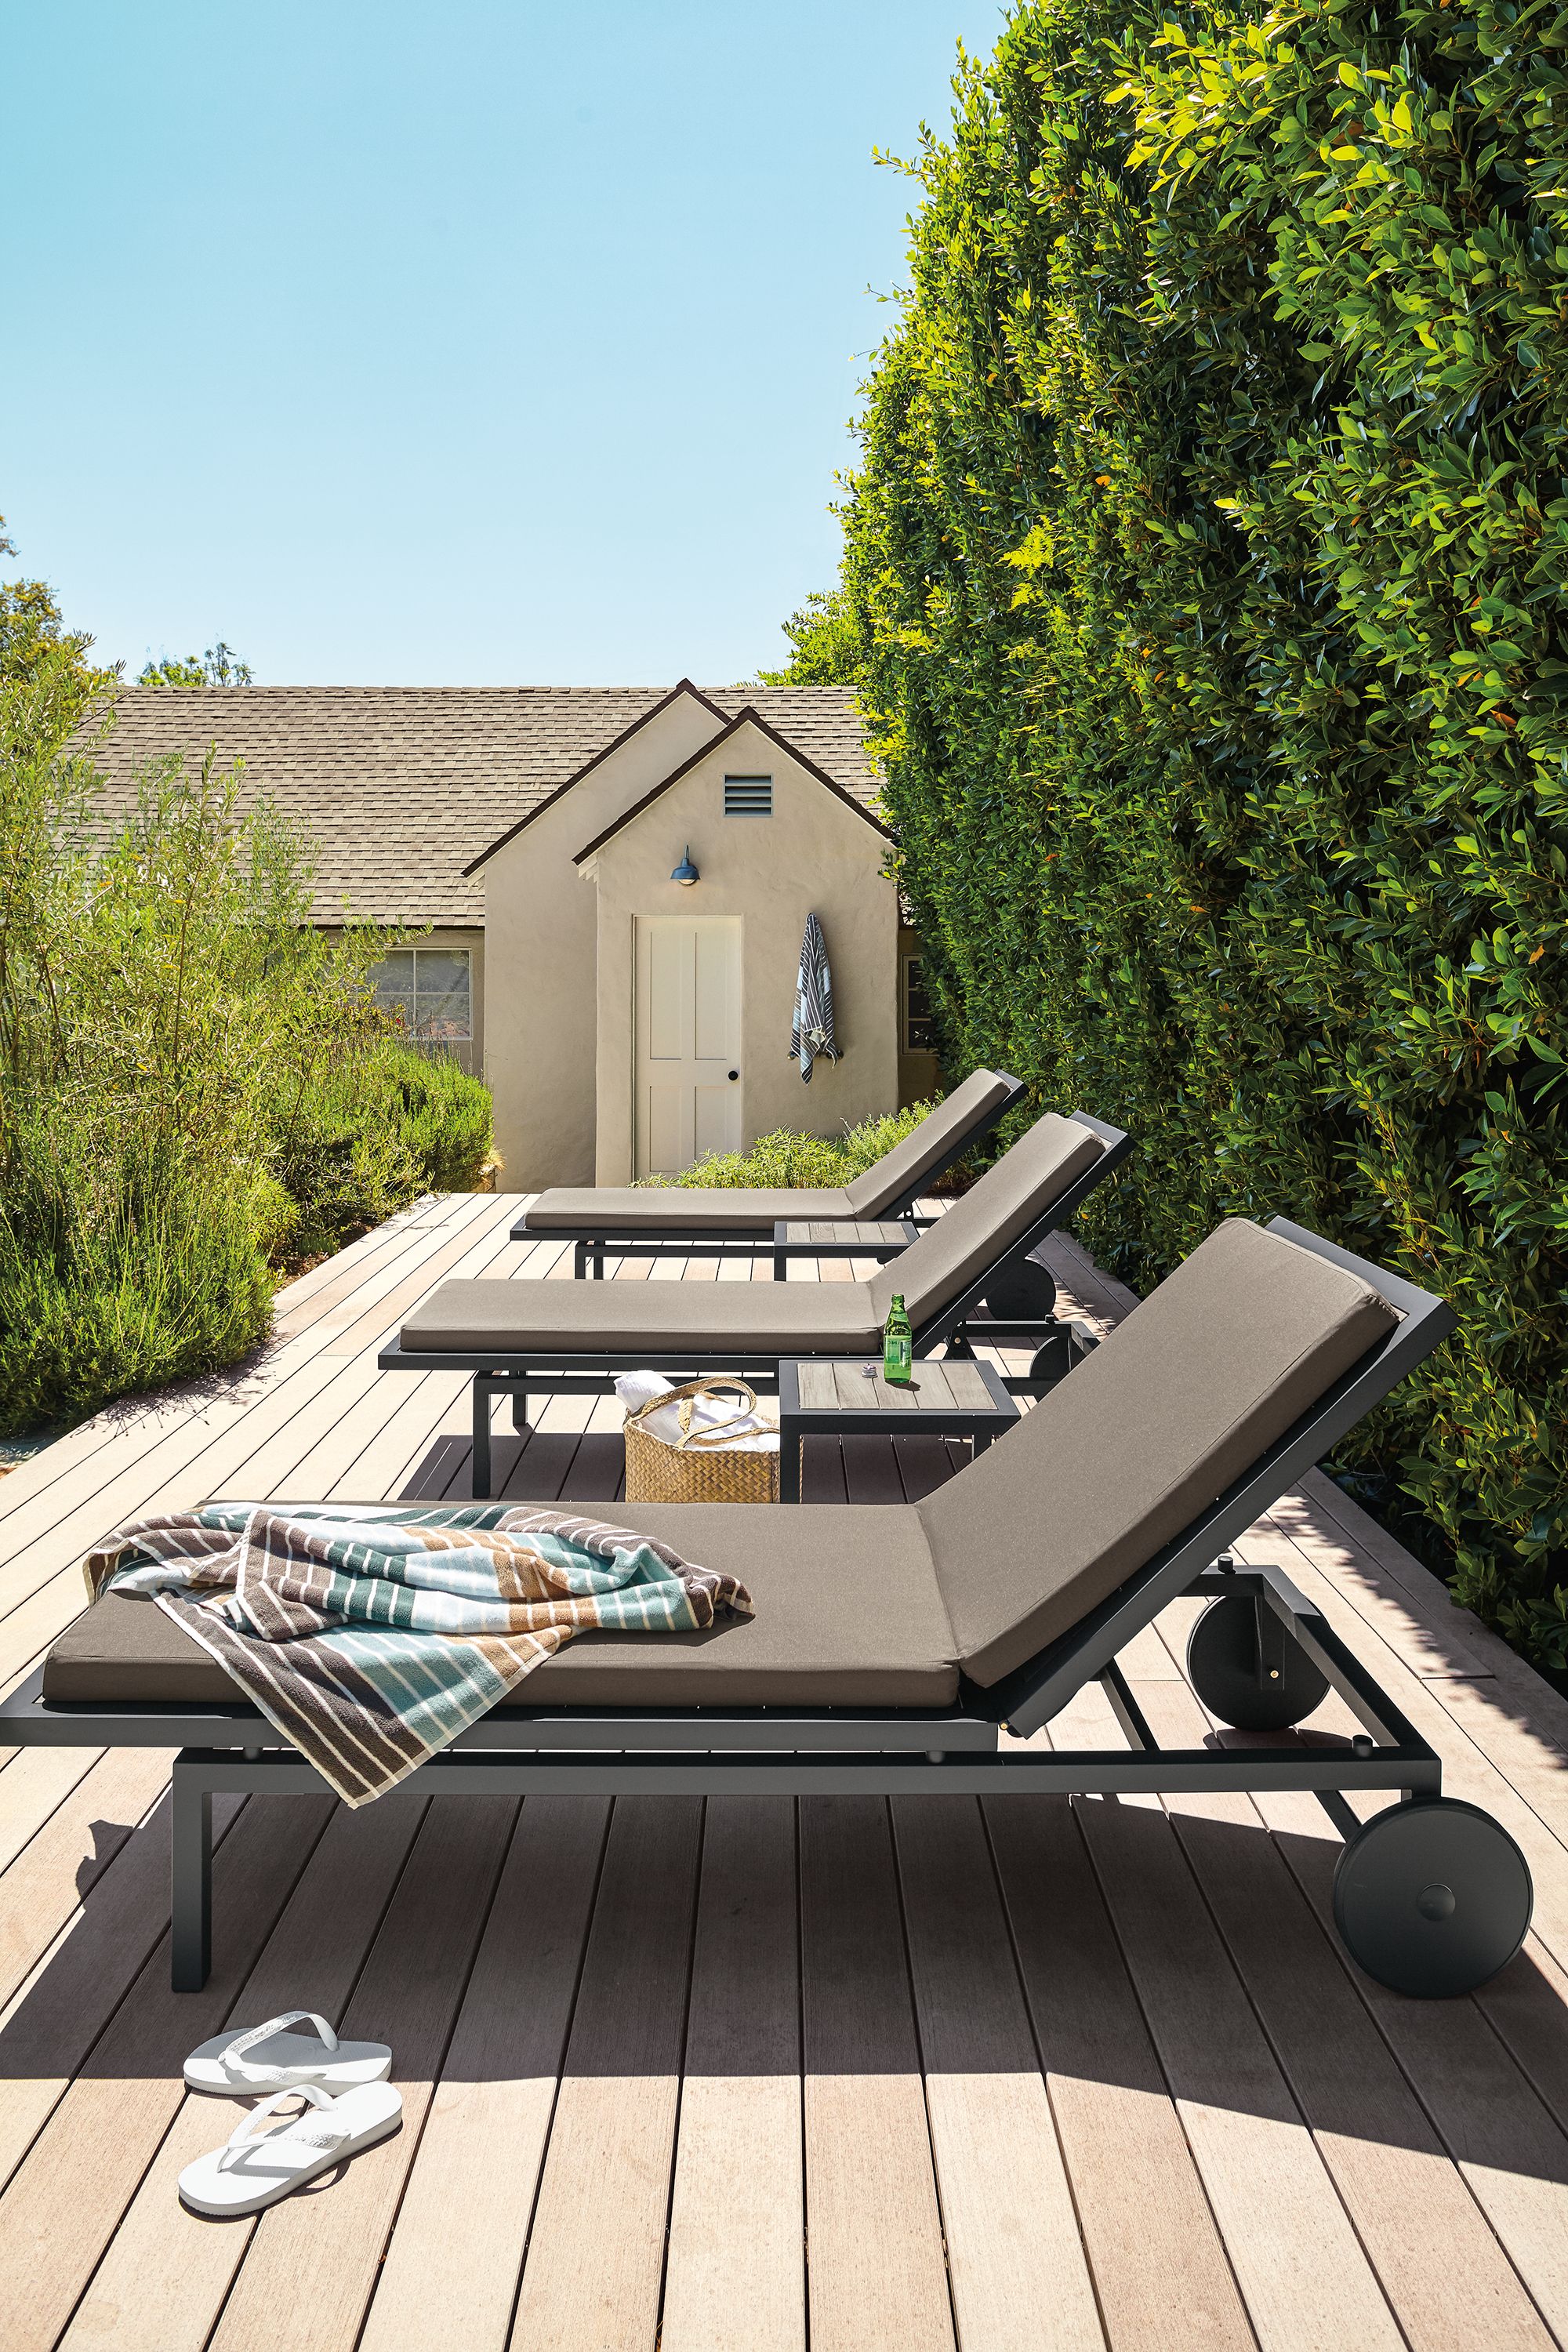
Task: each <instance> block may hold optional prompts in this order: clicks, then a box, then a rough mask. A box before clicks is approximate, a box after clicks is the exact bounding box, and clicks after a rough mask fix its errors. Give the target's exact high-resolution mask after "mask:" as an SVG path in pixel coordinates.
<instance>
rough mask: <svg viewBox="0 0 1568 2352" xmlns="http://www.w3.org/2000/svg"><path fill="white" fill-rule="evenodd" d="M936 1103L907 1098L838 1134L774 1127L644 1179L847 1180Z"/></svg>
mask: <svg viewBox="0 0 1568 2352" xmlns="http://www.w3.org/2000/svg"><path fill="white" fill-rule="evenodd" d="M934 1108H936V1106H935V1104H934V1103H928V1102H925V1103H912V1104H911V1105H910V1108H908V1109H907V1110H895V1111H889V1112H887V1113H886V1114H885V1116H884V1117H882V1118H864V1119H862V1120H861V1121H860V1124H859V1125H858V1127H847V1128H846V1129H845V1130H844V1132H843V1134H842V1135H798V1134H796V1133H795V1130H794V1129H793V1128H787V1127H777V1128H775V1129H773V1133H772V1134H771V1135H759V1136H758V1138H757V1139H756V1141H755V1143H753V1144H752V1148H751V1150H749V1151H710V1152H708V1153H707V1154H706V1155H705V1156H704V1158H702V1159H700V1160H698V1161H697V1162H696V1163H695V1165H694V1166H692V1167H690V1168H689V1169H687V1171H686V1172H685V1173H684V1175H680V1176H677V1177H675V1178H673V1179H668V1178H665V1177H650V1178H649V1179H648V1180H647V1181H649V1182H650V1183H665V1182H668V1181H673V1182H675V1183H677V1184H694V1185H696V1186H698V1187H699V1188H700V1189H703V1190H708V1191H719V1190H728V1189H729V1188H731V1187H732V1186H735V1185H741V1186H746V1185H761V1186H763V1189H764V1190H766V1191H768V1192H773V1191H775V1190H777V1189H778V1188H779V1187H781V1186H787V1187H789V1188H791V1189H792V1190H793V1189H794V1188H795V1187H796V1186H798V1185H803V1184H805V1185H814V1184H823V1185H828V1186H834V1187H837V1186H839V1185H843V1184H847V1183H848V1182H850V1181H851V1180H852V1179H853V1178H854V1177H856V1176H858V1175H860V1174H861V1173H862V1172H863V1171H865V1170H866V1169H868V1168H869V1167H870V1166H871V1164H872V1162H873V1160H881V1159H884V1158H885V1157H886V1156H887V1154H888V1153H889V1151H891V1150H892V1149H893V1146H894V1145H895V1144H896V1143H901V1142H902V1141H903V1139H904V1138H905V1136H906V1135H912V1134H913V1132H914V1130H915V1129H916V1128H917V1127H918V1126H919V1125H920V1123H921V1119H922V1118H927V1117H928V1116H929V1115H930V1113H931V1111H932V1110H934Z"/></svg>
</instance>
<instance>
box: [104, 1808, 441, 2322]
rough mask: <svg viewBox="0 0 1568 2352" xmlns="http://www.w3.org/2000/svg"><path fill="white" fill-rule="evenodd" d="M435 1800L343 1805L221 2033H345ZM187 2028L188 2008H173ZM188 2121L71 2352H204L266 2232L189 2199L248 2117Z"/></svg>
mask: <svg viewBox="0 0 1568 2352" xmlns="http://www.w3.org/2000/svg"><path fill="white" fill-rule="evenodd" d="M425 1811H426V1806H425V1801H423V1800H422V1799H419V1798H413V1797H396V1796H395V1797H392V1798H389V1799H388V1800H387V1801H386V1802H385V1803H384V1804H379V1805H372V1806H367V1807H365V1808H364V1809H363V1810H362V1811H359V1812H351V1811H349V1809H348V1808H347V1807H346V1806H342V1805H340V1806H338V1807H337V1808H335V1810H334V1811H333V1812H332V1814H331V1819H330V1821H329V1822H328V1823H327V1826H326V1830H325V1832H324V1833H323V1835H322V1837H321V1842H320V1843H319V1844H318V1845H317V1847H316V1849H315V1851H314V1853H312V1854H311V1856H310V1861H309V1863H308V1864H306V1866H305V1869H304V1870H303V1872H302V1873H301V1874H300V1880H299V1883H298V1885H296V1886H295V1888H294V1891H293V1893H292V1894H291V1895H290V1896H289V1901H288V1903H287V1904H286V1906H284V1909H283V1912H282V1915H281V1916H280V1917H279V1921H278V1924H277V1926H276V1927H274V1928H273V1930H272V1933H271V1935H270V1936H269V1937H268V1940H267V1944H266V1947H265V1948H264V1949H263V1951H262V1953H261V1956H260V1958H258V1961H257V1963H256V1966H255V1968H254V1969H252V1970H251V1972H250V1974H249V1976H248V1978H247V1979H246V1982H245V1984H244V1985H243V1986H242V1987H241V1988H240V1990H238V1991H237V1993H236V1994H235V1997H234V1999H233V2000H232V2002H231V2003H230V2006H229V2009H228V2013H227V2014H226V2016H225V2017H224V2019H223V2020H222V2022H221V2023H219V2024H216V2025H215V2026H214V2027H213V2029H212V2030H213V2031H214V2032H223V2031H224V2029H225V2027H230V2026H232V2027H233V2028H234V2029H235V2031H236V2032H238V2031H239V2030H240V2029H241V2028H242V2027H244V2026H247V2025H257V2024H259V2023H260V2022H261V2021H263V2020H264V2019H266V2018H268V2017H277V2016H279V2015H281V2014H282V2013H283V2012H284V2011H287V2010H290V2009H313V2010H315V2011H318V2012H319V2013H320V2014H321V2016H323V2017H326V2018H328V2019H329V2020H332V2021H336V2020H338V2019H340V2018H341V2017H342V2013H343V2010H344V2006H345V2004H346V2002H347V2000H348V1997H349V1994H350V1992H351V1991H352V1990H353V1981H354V1979H355V1977H356V1976H357V1975H358V1973H359V1970H360V1968H361V1966H362V1965H363V1959H364V1956H365V1953H366V1951H367V1949H368V1948H369V1946H370V1943H371V1940H372V1938H373V1937H374V1934H375V1932H376V1929H377V1927H378V1926H379V1925H380V1921H381V1915H382V1912H383V1911H384V1908H385V1906H386V1903H387V1901H388V1900H389V1898H390V1896H391V1895H392V1891H393V1888H394V1887H395V1885H396V1882H397V1877H398V1874H399V1873H400V1872H401V1870H402V1868H403V1866H404V1864H405V1861H406V1860H407V1856H408V1852H409V1848H410V1847H411V1846H412V1844H413V1843H414V1838H415V1835H416V1832H417V1830H418V1828H419V1824H420V1822H421V1821H422V1820H423V1819H424V1816H425ZM174 2007H175V2009H176V2011H177V2012H178V2015H179V2019H180V2021H181V2030H182V2032H184V2033H186V2034H187V2035H188V2036H189V2040H187V2042H186V2043H185V2046H186V2047H189V2046H190V2042H191V2041H194V2040H195V2031H194V2029H193V2028H186V2027H184V2023H183V2020H184V2009H185V2002H184V1998H183V1997H182V1998H181V1999H180V2000H177V2001H175V2002H174ZM175 2095H176V2099H177V2100H178V2107H177V2112H176V2113H175V2115H174V2120H173V2122H172V2123H171V2124H170V2126H169V2129H168V2132H167V2134H166V2135H165V2137H164V2138H163V2143H162V2145H161V2146H160V2147H159V2149H158V2152H157V2155H156V2157H155V2158H153V2162H152V2164H151V2165H150V2166H149V2167H148V2168H147V2170H146V2172H145V2173H144V2175H143V2176H142V2180H141V2184H140V2186H139V2187H138V2188H137V2189H136V2193H135V2195H134V2197H133V2198H132V2200H131V2202H130V2204H129V2206H128V2207H127V2209H126V2211H125V2215H124V2218H123V2219H122V2220H121V2223H120V2225H119V2228H118V2229H117V2230H116V2231H115V2233H114V2238H113V2240H112V2242H111V2243H110V2246H109V2248H108V2251H107V2252H106V2253H105V2255H104V2258H103V2260H102V2262H101V2263H100V2264H99V2266H98V2269H97V2271H96V2272H95V2273H94V2275H93V2278H92V2281H91V2284H89V2287H88V2289H87V2292H86V2294H84V2295H83V2296H82V2299H81V2301H80V2303H79V2305H77V2308H76V2312H75V2315H74V2316H73V2318H72V2320H71V2323H70V2326H68V2329H67V2330H66V2333H65V2336H63V2338H62V2339H61V2341H62V2344H63V2345H64V2346H66V2347H69V2352H95V2347H100V2346H102V2345H105V2344H112V2345H113V2346H114V2347H115V2352H201V2347H202V2346H204V2345H205V2343H206V2341H207V2337H208V2336H209V2335H210V2334H211V2331H212V2327H213V2324H214V2322H215V2320H216V2317H217V2315H218V2313H219V2312H220V2311H221V2309H222V2307H223V2303H224V2298H225V2296H226V2294H227V2293H228V2291H229V2288H230V2285H231V2284H232V2283H233V2279H234V2275H235V2273H236V2271H237V2269H238V2267H239V2264H240V2263H241V2261H242V2260H243V2258H244V2255H245V2252H246V2249H247V2246H248V2245H249V2243H250V2240H251V2237H252V2234H253V2232H254V2230H255V2226H256V2225H255V2223H254V2221H236V2222H234V2223H231V2224H230V2225H228V2226H227V2227H225V2228H215V2227H214V2225H213V2223H212V2222H211V2221H205V2220H204V2219H202V2218H201V2217H200V2216H199V2215H197V2214H194V2213H190V2212H187V2211H186V2210H185V2208H184V2206H183V2205H182V2204H181V2203H180V2201H179V2179H180V2174H181V2173H182V2172H183V2171H184V2168H185V2166H186V2165H187V2164H192V2163H194V2162H195V2159H196V2158H197V2157H199V2156H202V2155H205V2153H206V2151H207V2150H208V2149H209V2148H213V2147H217V2146H218V2145H219V2143H220V2142H221V2141H222V2140H223V2139H224V2138H226V2136H227V2134H228V2133H229V2132H230V2131H231V2130H232V2129H233V2127H234V2125H235V2123H236V2121H237V2118H238V2114H239V2109H238V2107H237V2105H236V2104H235V2102H233V2101H231V2100H228V2099H217V2098H204V2097H202V2096H200V2095H196V2094H194V2093H190V2092H186V2093H184V2095H183V2096H182V2095H180V2093H179V2092H178V2090H177V2089H176V2093H175Z"/></svg>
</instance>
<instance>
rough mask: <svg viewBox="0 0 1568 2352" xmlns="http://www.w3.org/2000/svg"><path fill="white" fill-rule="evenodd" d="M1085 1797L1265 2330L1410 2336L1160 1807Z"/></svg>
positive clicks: (1118, 1921) (1153, 2020) (1185, 2107)
mask: <svg viewBox="0 0 1568 2352" xmlns="http://www.w3.org/2000/svg"><path fill="white" fill-rule="evenodd" d="M1077 1810H1078V1811H1079V1818H1080V1819H1081V1821H1082V1822H1083V1824H1084V1828H1085V1830H1086V1832H1087V1835H1088V1843H1089V1852H1090V1853H1091V1855H1092V1856H1093V1859H1094V1862H1095V1865H1096V1869H1097V1872H1098V1874H1099V1876H1100V1884H1101V1885H1102V1886H1103V1887H1104V1889H1105V1895H1106V1899H1107V1903H1108V1905H1109V1907H1110V1913H1111V1916H1112V1919H1113V1920H1114V1922H1115V1926H1116V1930H1117V1935H1118V1938H1119V1940H1120V1942H1121V1948H1122V1950H1123V1953H1124V1954H1125V1956H1126V1958H1127V1963H1128V1967H1129V1969H1130V1971H1131V1977H1132V1980H1133V1984H1134V1986H1135V1987H1136V1990H1137V1992H1138V1996H1139V2000H1140V2002H1141V2004H1142V2009H1143V2012H1144V2015H1145V2017H1146V2018H1147V2019H1148V2021H1149V2027H1150V2031H1151V2032H1152V2035H1153V2039H1154V2043H1155V2047H1156V2049H1157V2050H1158V2052H1159V2054H1160V2061H1161V2064H1162V2066H1163V2070H1164V2074H1165V2077H1166V2080H1167V2081H1168V2082H1169V2083H1170V2084H1171V2088H1172V2090H1173V2093H1174V2094H1175V2097H1176V2101H1177V2105H1178V2107H1179V2109H1180V2112H1181V2116H1182V2121H1183V2125H1184V2128H1185V2131H1186V2135H1187V2138H1188V2141H1189V2143H1190V2145H1191V2147H1192V2149H1193V2153H1194V2157H1195V2158H1196V2160H1197V2164H1198V2168H1199V2170H1200V2171H1201V2173H1202V2175H1203V2180H1204V2187H1205V2191H1206V2193H1207V2196H1208V2200H1209V2203H1210V2205H1211V2206H1212V2207H1213V2209H1214V2211H1215V2216H1216V2218H1217V2220H1218V2222H1219V2226H1220V2230H1221V2232H1222V2234H1223V2236H1224V2238H1225V2242H1226V2252H1227V2253H1228V2254H1229V2256H1230V2261H1231V2264H1232V2267H1233V2269H1234V2270H1235V2272H1236V2275H1237V2283H1238V2284H1239V2286H1240V2288H1241V2292H1242V2294H1243V2296H1244V2298H1245V2300H1246V2303H1247V2310H1248V2312H1249V2314H1250V2315H1251V2318H1252V2322H1253V2326H1254V2327H1255V2328H1256V2330H1257V2332H1258V2338H1259V2340H1260V2342H1262V2343H1263V2344H1264V2345H1266V2346H1267V2347H1269V2352H1321V2347H1324V2346H1327V2345H1341V2344H1344V2345H1352V2344H1353V2345H1355V2346H1357V2347H1359V2352H1374V2348H1375V2352H1399V2347H1401V2346H1402V2344H1403V2342H1404V2338H1403V2336H1402V2334H1401V2331H1400V2329H1399V2327H1398V2325H1397V2323H1396V2322H1395V2320H1394V2315H1393V2314H1392V2312H1391V2311H1390V2309H1389V2306H1388V2304H1387V2301H1386V2300H1385V2298H1384V2292H1383V2289H1382V2287H1381V2286H1380V2285H1379V2284H1378V2280H1377V2277H1376V2275H1375V2273H1373V2269H1372V2266H1371V2264H1370V2263H1369V2262H1368V2261H1367V2258H1366V2255H1365V2253H1364V2252H1363V2249H1362V2247H1361V2245H1360V2243H1359V2242H1358V2241H1357V2239H1356V2235H1355V2232H1354V2231H1353V2230H1352V2226H1351V2223H1350V2221H1349V2219H1348V2218H1347V2216H1346V2213H1345V2210H1344V2207H1343V2205H1342V2203H1341V2201H1340V2199H1339V2196H1338V2194H1337V2192H1336V2190H1335V2188H1334V2185H1333V2181H1332V2179H1331V2176H1330V2174H1329V2172H1328V2169H1327V2168H1326V2167H1325V2165H1324V2163H1323V2160H1322V2158H1321V2155H1320V2153H1319V2151H1318V2148H1317V2147H1316V2145H1315V2143H1314V2141H1313V2139H1312V2137H1311V2134H1310V2131H1309V2130H1308V2128H1307V2126H1306V2124H1305V2122H1304V2120H1303V2118H1302V2116H1301V2115H1300V2110H1299V2109H1298V2108H1297V2106H1296V2104H1295V2102H1294V2100H1293V2099H1292V2098H1291V2096H1290V2094H1289V2089H1288V2087H1287V2085H1286V2084H1285V2081H1284V2078H1283V2076H1282V2075H1281V2074H1280V2071H1279V2065H1278V2063H1277V2062H1276V2060H1275V2057H1274V2054H1273V2053H1272V2051H1271V2050H1270V2048H1269V2046H1268V2042H1267V2041H1266V2039H1265V2037H1264V2035H1263V2033H1262V2032H1261V2030H1260V2028H1259V2026H1258V2020H1257V2018H1256V2016H1255V2014H1254V2012H1253V2010H1252V2008H1251V2005H1250V2003H1249V2002H1248V2000H1247V1995H1246V1992H1245V1991H1244V1990H1243V1988H1242V1986H1241V1983H1240V1980H1239V1979H1237V1975H1236V1973H1235V1970H1234V1969H1233V1968H1232V1967H1231V1964H1230V1960H1229V1958H1228V1956H1227V1954H1226V1950H1225V1948H1224V1946H1223V1945H1222V1944H1221V1942H1220V1939H1219V1937H1218V1935H1217V1933H1216V1932H1215V1927H1214V1923H1213V1921H1212V1919H1211V1918H1210V1916H1209V1914H1208V1912H1207V1910H1206V1909H1205V1906H1204V1903H1203V1899H1202V1896H1201V1895H1200V1894H1199V1892H1198V1889H1197V1886H1196V1884H1195V1883H1194V1879H1193V1877H1192V1874H1191V1872H1190V1871H1189V1869H1188V1867H1187V1864H1186V1861H1185V1858H1184V1855H1183V1853H1182V1852H1181V1848H1180V1846H1179V1844H1178V1843H1177V1840H1176V1835H1175V1832H1174V1830H1173V1827H1172V1825H1171V1823H1170V1822H1169V1821H1168V1820H1167V1819H1166V1818H1165V1816H1164V1814H1163V1812H1162V1811H1159V1810H1157V1809H1155V1810H1152V1811H1151V1810H1147V1809H1145V1808H1144V1807H1142V1806H1140V1805H1132V1804H1112V1803H1104V1802H1098V1803H1097V1802H1093V1801H1089V1802H1086V1803H1081V1804H1079V1805H1078V1807H1077Z"/></svg>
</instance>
